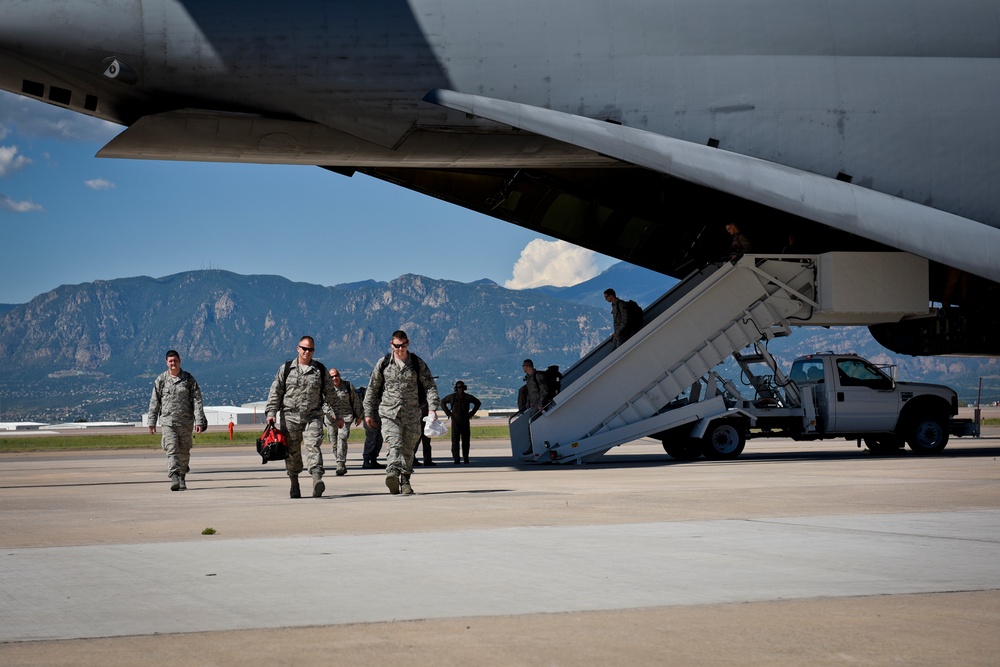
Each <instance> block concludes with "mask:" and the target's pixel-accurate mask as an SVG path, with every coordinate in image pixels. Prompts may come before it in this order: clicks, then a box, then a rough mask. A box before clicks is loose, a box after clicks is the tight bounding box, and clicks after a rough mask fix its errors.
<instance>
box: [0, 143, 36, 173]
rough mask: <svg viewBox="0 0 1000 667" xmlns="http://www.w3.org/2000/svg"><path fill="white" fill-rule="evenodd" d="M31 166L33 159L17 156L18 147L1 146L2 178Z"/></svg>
mask: <svg viewBox="0 0 1000 667" xmlns="http://www.w3.org/2000/svg"><path fill="white" fill-rule="evenodd" d="M29 164H31V159H30V158H27V157H25V156H23V155H18V154H17V146H0V177H2V176H6V175H8V174H11V173H13V172H15V171H17V170H18V169H22V168H24V167H25V166H27V165H29Z"/></svg>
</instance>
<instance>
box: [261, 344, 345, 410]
mask: <svg viewBox="0 0 1000 667" xmlns="http://www.w3.org/2000/svg"><path fill="white" fill-rule="evenodd" d="M291 363H292V365H291V369H290V370H289V372H288V377H287V378H286V377H285V368H286V364H282V365H281V366H279V367H278V372H277V373H276V374H275V376H274V382H272V383H271V390H270V391H269V392H268V394H267V407H265V408H264V411H265V414H266V415H267V417H268V418H269V419H270V418H271V417H274V418H275V419H277V416H278V412H279V411H281V410H283V411H284V413H285V417H286V418H287V417H291V418H292V419H294V420H296V421H301V422H306V421H310V420H313V419H322V418H323V416H324V414H326V415H327V416H328V417H331V419H332V420H333V421H335V420H337V419H341V418H343V416H344V415H345V414H346V413H347V410H346V409H345V408H344V405H343V404H342V403H341V401H340V396H338V395H337V391H336V390H335V389H334V387H333V382H332V381H331V380H330V378H329V377H328V376H327V375H326V368H324V367H323V364H321V363H319V362H318V361H314V362H312V364H311V365H310V366H309V368H307V369H306V370H305V372H303V371H302V369H300V368H299V364H298V362H297V361H296V360H294V359H293V360H292V362H291ZM327 406H329V409H327Z"/></svg>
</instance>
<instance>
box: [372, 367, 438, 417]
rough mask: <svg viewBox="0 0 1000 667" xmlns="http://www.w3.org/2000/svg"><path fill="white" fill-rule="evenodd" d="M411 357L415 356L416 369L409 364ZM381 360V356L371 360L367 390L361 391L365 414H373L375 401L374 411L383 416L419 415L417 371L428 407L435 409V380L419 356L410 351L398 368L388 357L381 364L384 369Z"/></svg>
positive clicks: (436, 399)
mask: <svg viewBox="0 0 1000 667" xmlns="http://www.w3.org/2000/svg"><path fill="white" fill-rule="evenodd" d="M414 358H416V359H417V360H418V364H417V365H418V366H419V368H418V369H416V370H415V369H414V368H413V360H414ZM383 361H384V359H379V360H378V363H376V364H375V369H374V370H372V376H371V380H370V381H369V382H368V390H367V391H366V392H365V417H371V416H372V415H374V414H375V406H376V405H378V414H379V416H380V417H382V418H383V419H397V418H398V417H399V416H400V415H402V414H404V413H405V414H406V415H407V416H413V415H416V416H417V417H418V418H419V416H420V398H419V396H418V390H417V373H419V374H420V384H422V385H423V389H424V393H425V395H426V401H427V406H428V408H429V409H431V410H437V409H438V392H437V384H436V383H435V382H434V376H432V375H431V370H430V369H429V368H428V367H427V364H426V363H424V360H423V359H420V358H419V357H417V356H416V355H414V354H410V355H408V357H407V360H406V362H405V363H404V364H403V366H402V368H400V366H399V365H398V364H397V363H396V360H395V359H394V358H391V357H390V359H389V363H388V364H384V366H385V369H384V370H383ZM379 401H381V404H379Z"/></svg>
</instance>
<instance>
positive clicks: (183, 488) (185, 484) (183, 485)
mask: <svg viewBox="0 0 1000 667" xmlns="http://www.w3.org/2000/svg"><path fill="white" fill-rule="evenodd" d="M180 478H181V488H180V489H179V490H180V491H187V488H188V485H187V481H186V480H185V479H184V475H181V476H180Z"/></svg>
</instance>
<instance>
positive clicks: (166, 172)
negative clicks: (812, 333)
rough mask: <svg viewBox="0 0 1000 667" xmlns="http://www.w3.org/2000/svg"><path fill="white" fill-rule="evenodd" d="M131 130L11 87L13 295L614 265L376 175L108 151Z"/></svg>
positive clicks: (6, 222) (6, 284) (588, 269)
mask: <svg viewBox="0 0 1000 667" xmlns="http://www.w3.org/2000/svg"><path fill="white" fill-rule="evenodd" d="M121 129H122V128H120V127H119V126H115V125H111V124H109V123H104V122H101V121H97V120H94V119H92V118H88V117H86V116H83V115H80V114H77V113H73V112H70V111H67V110H65V109H60V108H57V107H53V106H50V105H47V104H44V103H42V102H38V101H36V100H31V99H26V98H22V97H19V96H16V95H12V94H9V93H4V92H0V229H2V233H3V240H4V243H3V246H4V253H3V256H4V260H5V267H4V277H3V279H2V280H0V303H24V302H26V301H28V300H30V299H31V298H33V297H35V296H37V295H39V294H41V293H44V292H46V291H48V290H50V289H52V288H54V287H58V286H59V285H63V284H76V283H83V282H90V281H92V280H107V279H113V278H124V277H130V276H139V275H148V276H154V277H160V276H165V275H170V274H173V273H178V272H181V271H190V270H196V269H207V268H215V269H225V270H227V271H234V272H236V273H243V274H253V273H266V274H278V275H282V276H285V277H286V278H289V279H290V280H295V281H302V282H309V283H317V284H320V285H336V284H339V283H345V282H352V281H356V280H364V279H368V278H372V279H375V280H391V279H393V278H395V277H397V276H399V275H402V274H404V273H418V274H421V275H425V276H429V277H432V278H444V279H450V280H459V281H462V282H470V281H473V280H478V279H480V278H489V279H491V280H494V281H496V282H497V283H500V284H501V285H504V284H506V285H507V286H509V287H512V288H521V287H532V286H536V285H539V284H562V285H570V284H576V283H578V282H582V281H583V280H587V279H588V278H591V277H593V276H594V275H596V274H597V273H599V272H600V271H602V270H604V269H606V268H607V267H608V266H610V265H611V264H613V263H614V261H615V260H612V259H610V258H608V257H604V256H602V255H597V254H595V253H592V252H590V251H586V250H582V249H579V248H575V247H574V246H570V245H568V244H565V243H562V242H554V241H553V240H552V239H549V238H544V237H542V238H539V237H538V235H537V234H534V233H532V232H529V231H528V230H525V229H522V228H520V227H517V226H515V225H510V224H507V223H504V222H501V221H499V220H494V219H492V218H488V217H486V216H482V215H479V214H476V213H473V212H471V211H466V210H464V209H462V208H459V207H457V206H453V205H450V204H446V203H444V202H441V201H438V200H436V199H433V198H431V197H426V196H423V195H419V194H416V193H413V192H410V191H408V190H405V189H403V188H400V187H397V186H393V185H388V184H385V183H382V182H380V181H377V180H375V179H371V178H368V177H366V176H360V175H355V176H354V177H352V178H346V177H343V176H340V175H337V174H333V173H331V172H328V171H325V170H323V169H320V168H318V167H302V166H266V165H239V164H214V163H195V162H157V161H147V160H109V159H98V158H95V157H94V154H95V153H96V152H97V151H98V150H99V149H100V148H101V146H103V145H104V144H105V143H106V142H107V141H108V140H110V139H111V138H112V137H113V136H115V134H117V133H118V132H119V131H121ZM313 251H317V252H313ZM303 252H309V256H307V257H304V256H303V255H302V253H303ZM515 269H516V271H515ZM515 274H516V275H515Z"/></svg>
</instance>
